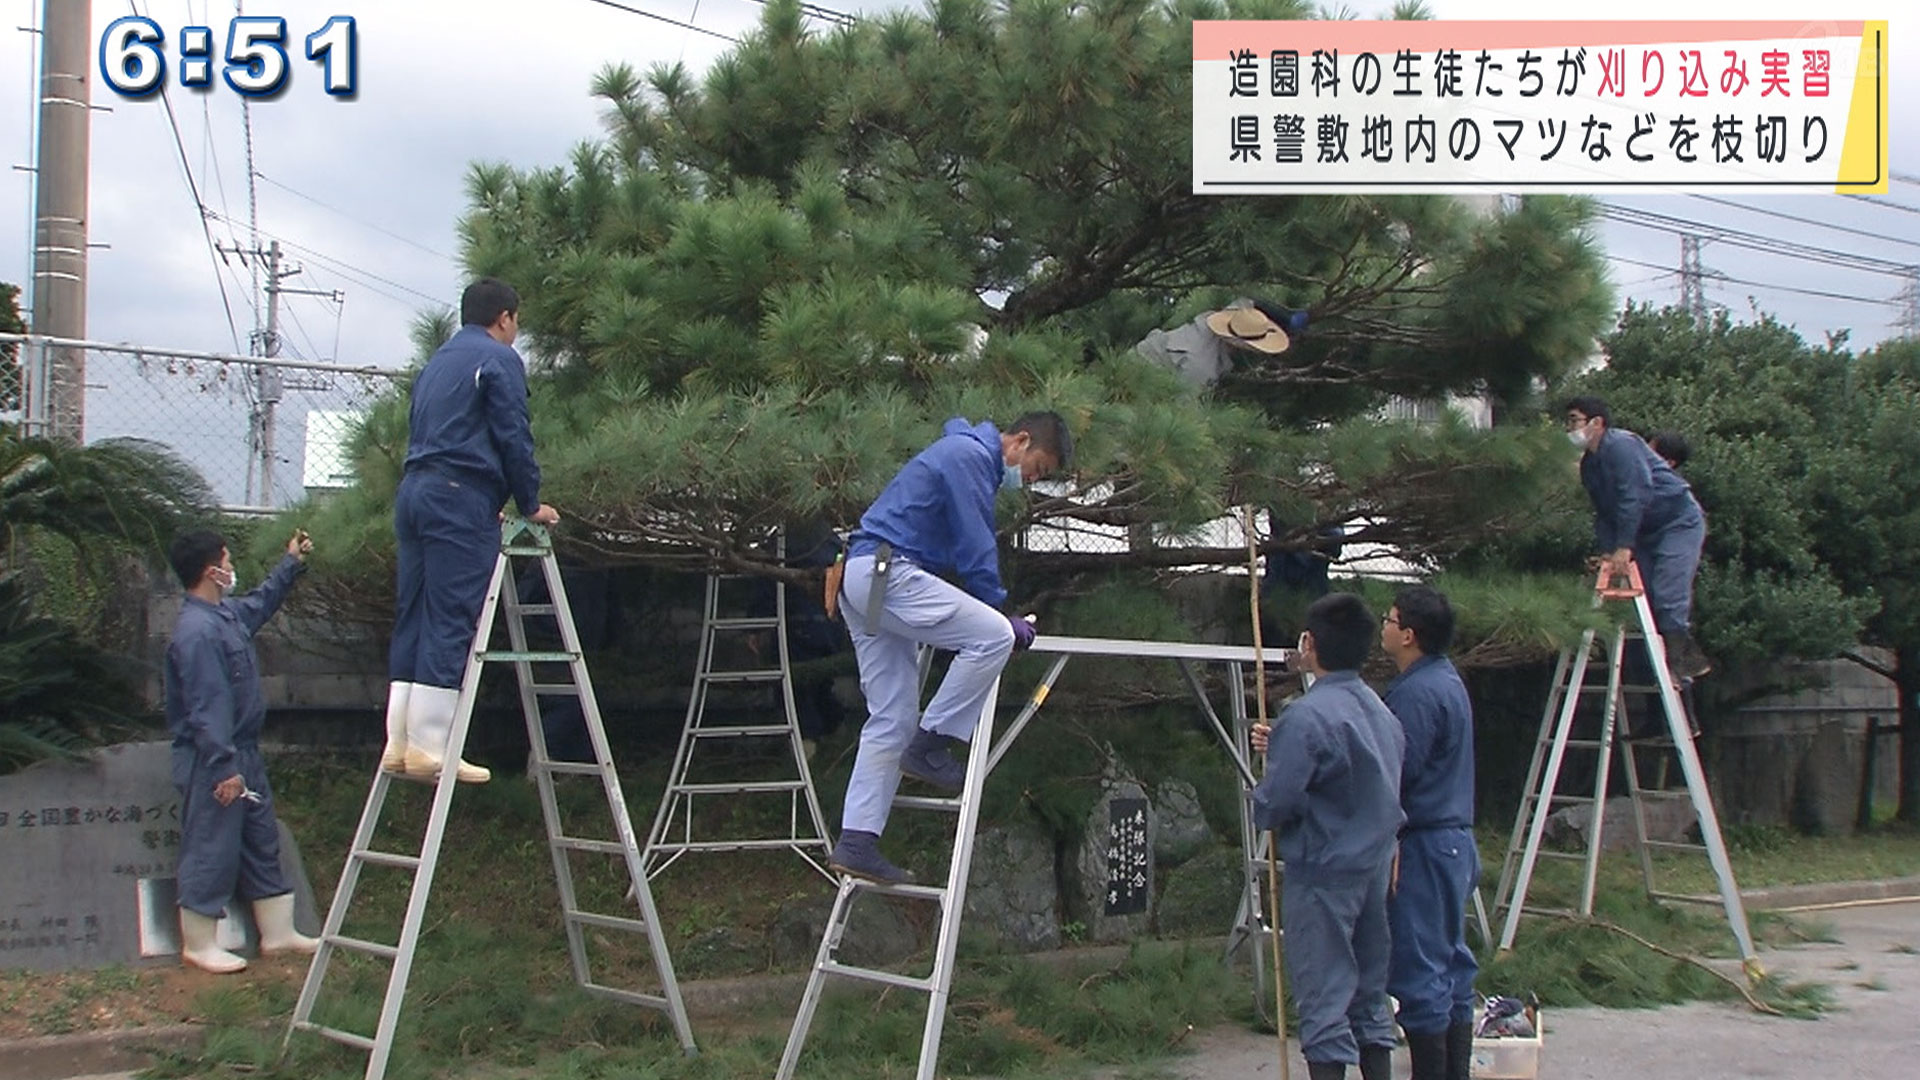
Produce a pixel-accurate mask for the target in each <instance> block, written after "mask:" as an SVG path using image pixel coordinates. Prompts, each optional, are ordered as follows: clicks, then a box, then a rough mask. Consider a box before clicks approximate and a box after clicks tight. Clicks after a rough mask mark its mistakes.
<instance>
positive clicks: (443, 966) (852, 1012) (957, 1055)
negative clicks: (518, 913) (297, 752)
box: [148, 944, 1250, 1080]
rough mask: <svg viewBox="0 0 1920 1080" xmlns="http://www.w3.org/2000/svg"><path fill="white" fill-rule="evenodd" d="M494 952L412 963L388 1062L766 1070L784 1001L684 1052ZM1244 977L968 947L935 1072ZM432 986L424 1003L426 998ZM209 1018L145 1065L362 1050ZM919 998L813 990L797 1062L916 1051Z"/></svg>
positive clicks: (685, 1072)
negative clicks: (539, 982)
mask: <svg viewBox="0 0 1920 1080" xmlns="http://www.w3.org/2000/svg"><path fill="white" fill-rule="evenodd" d="M495 961H496V958H490V957H488V956H485V955H479V954H462V955H461V957H460V958H458V959H454V960H447V961H442V962H440V963H438V964H436V965H434V968H433V970H432V971H431V972H428V971H422V972H421V978H420V980H419V982H420V985H419V986H418V987H417V993H418V996H417V997H410V1005H414V1006H416V1007H413V1008H410V1009H409V1010H408V1012H407V1014H405V1016H404V1017H403V1020H402V1023H401V1038H400V1040H399V1044H398V1046H397V1049H396V1052H395V1055H394V1058H393V1061H392V1065H391V1067H390V1069H389V1071H388V1075H389V1076H391V1077H395V1078H396V1080H415V1078H424V1077H427V1076H430V1075H433V1074H435V1073H438V1072H441V1071H443V1070H446V1071H454V1072H457V1073H458V1074H459V1075H461V1076H464V1077H470V1078H474V1080H493V1078H499V1080H508V1078H532V1077H539V1078H542V1080H547V1078H553V1080H561V1078H566V1080H599V1078H614V1077H620V1078H628V1077H631V1078H635V1080H706V1078H716V1080H717V1078H721V1077H734V1076H766V1075H770V1074H771V1073H772V1072H773V1070H774V1066H775V1065H776V1063H777V1062H778V1061H779V1058H780V1054H781V1051H782V1048H783V1047H784V1044H785V1039H786V1035H787V1029H788V1026H789V1024H790V1023H791V1018H790V1017H789V1016H788V1015H786V1014H785V1013H784V1012H781V1013H777V1014H773V1013H763V1014H761V1015H757V1016H749V1017H744V1018H739V1019H736V1020H735V1021H734V1023H733V1024H732V1025H731V1030H729V1031H727V1032H726V1033H725V1034H723V1035H720V1036H718V1037H714V1036H712V1035H711V1034H710V1035H709V1037H708V1038H706V1039H704V1040H703V1042H702V1046H701V1053H700V1054H699V1055H698V1056H695V1057H685V1056H683V1055H681V1054H680V1052H679V1048H678V1046H677V1044H676V1043H675V1042H674V1041H673V1039H672V1037H671V1034H670V1032H669V1031H668V1030H667V1029H666V1026H665V1024H664V1021H663V1019H662V1018H660V1017H658V1016H657V1014H653V1013H649V1012H644V1011H642V1010H637V1009H634V1008H632V1007H629V1006H622V1005H616V1004H610V1003H607V1002H604V1001H600V1000H598V999H594V998H589V997H587V996H586V995H584V994H582V993H580V992H579V991H577V990H575V989H573V988H571V987H569V988H565V989H562V990H560V991H557V992H553V993H543V992H535V991H533V990H531V989H530V988H528V987H526V986H525V985H524V984H521V983H519V982H517V981H515V980H512V979H499V978H495V977H493V975H494V973H495V971H496V970H497V966H496V962H495ZM1248 999H1249V998H1248V993H1247V986H1246V984H1245V983H1244V982H1243V981H1242V980H1241V979H1239V978H1238V977H1236V976H1234V975H1232V974H1230V973H1229V972H1228V971H1227V970H1226V969H1225V968H1224V967H1223V966H1222V965H1221V964H1220V961H1219V956H1218V954H1217V953H1216V952H1215V951H1214V950H1213V949H1212V948H1206V947H1202V948H1192V947H1186V946H1181V945H1174V944H1145V945H1141V946H1139V947H1136V948H1134V949H1132V950H1130V952H1129V953H1128V955H1127V956H1126V957H1125V958H1124V959H1123V960H1122V961H1121V962H1119V963H1118V964H1115V965H1113V966H1112V967H1109V968H1103V969H1101V970H1098V971H1095V972H1093V973H1092V974H1091V975H1088V976H1086V977H1084V978H1069V977H1062V976H1061V975H1060V974H1059V973H1057V972H1056V971H1054V970H1052V968H1051V967H1050V966H1048V965H1041V964H1036V963H1033V962H1031V961H1028V960H1025V959H1020V958H1011V957H988V958H980V959H976V960H973V961H970V962H968V963H966V964H964V965H962V967H961V968H960V970H959V971H958V972H957V974H956V978H955V982H954V990H953V997H952V1001H951V1004H950V1006H949V1008H948V1012H947V1020H946V1027H945V1032H944V1040H943V1043H942V1049H941V1065H942V1072H943V1074H944V1073H951V1074H953V1075H992V1076H997V1077H1004V1078H1006V1080H1023V1078H1027V1077H1035V1078H1037V1077H1060V1076H1073V1075H1076V1074H1079V1073H1082V1072H1085V1071H1087V1070H1090V1069H1092V1068H1094V1067H1096V1066H1099V1065H1124V1066H1129V1067H1140V1068H1144V1067H1146V1066H1147V1064H1148V1063H1149V1061H1150V1059H1153V1058H1157V1057H1162V1056H1164V1055H1165V1054H1166V1052H1167V1050H1168V1048H1169V1047H1170V1046H1171V1045H1172V1044H1173V1043H1174V1042H1176V1041H1177V1040H1178V1039H1180V1038H1181V1037H1182V1036H1183V1035H1184V1033H1185V1031H1186V1029H1187V1028H1188V1027H1189V1026H1193V1027H1196V1028H1199V1027H1205V1026H1209V1025H1215V1024H1219V1023H1222V1022H1225V1021H1228V1020H1233V1019H1246V1016H1245V1015H1243V1011H1244V1012H1250V1009H1248V1010H1240V1009H1238V1008H1237V1007H1236V1005H1235V1004H1234V1003H1235V1002H1245V1001H1248ZM430 1000H431V1001H432V1002H433V1007H432V1008H426V1007H418V1006H423V1005H424V1004H425V1003H426V1002H428V1001H430ZM377 1002H378V995H377V991H372V992H369V989H368V988H366V987H356V988H355V990H354V991H353V993H352V995H351V999H350V1000H349V1001H347V1002H346V1003H345V1004H344V1006H343V1009H342V1011H343V1012H345V1013H353V1014H358V1015H354V1016H352V1017H351V1018H350V1019H351V1020H352V1021H357V1022H359V1023H365V1022H366V1018H367V1017H366V1014H369V1013H370V1012H371V1011H372V1010H373V1009H374V1008H376V1007H377ZM202 1005H203V1006H204V1009H205V1012H206V1013H207V1015H208V1016H209V1017H210V1018H213V1017H216V1016H217V1017H218V1018H219V1023H218V1024H217V1025H216V1026H215V1027H214V1029H213V1031H212V1032H211V1033H210V1034H209V1037H208V1039H207V1043H206V1046H205V1049H204V1050H203V1051H202V1052H200V1053H199V1054H196V1055H192V1056H175V1057H172V1058H169V1059H168V1060H166V1061H164V1062H162V1063H161V1064H160V1065H159V1066H157V1067H156V1068H154V1069H153V1070H151V1071H150V1072H149V1074H148V1076H150V1077H151V1078H153V1080H173V1078H183V1077H199V1076H226V1075H232V1074H234V1073H244V1074H246V1075H249V1076H253V1077H258V1078H260V1080H309V1078H311V1080H336V1078H338V1080H346V1078H349V1077H357V1076H359V1075H361V1074H362V1073H363V1072H364V1070H365V1058H364V1056H363V1055H361V1054H358V1053H356V1052H352V1051H347V1050H344V1049H342V1048H339V1047H335V1046H333V1045H332V1044H328V1043H323V1042H322V1041H321V1040H318V1039H314V1038H308V1037H304V1036H303V1037H300V1038H297V1039H295V1040H294V1041H293V1045H292V1048H291V1052H290V1053H289V1054H288V1055H287V1057H286V1059H285V1060H284V1061H282V1060H280V1045H279V1044H280V1033H279V1032H280V1029H279V1027H278V1024H277V1021H278V1020H279V1019H280V1017H279V1016H278V1015H276V1005H275V1004H274V1003H270V1002H260V1001H255V1000H251V999H247V998H235V999H233V1000H226V1001H219V1002H203V1003H202ZM925 1019H926V998H925V997H924V996H922V995H920V994H914V993H901V992H897V991H887V992H882V993H880V994H878V995H877V996H876V995H873V994H857V993H846V994H834V995H831V996H829V997H827V998H826V1000H824V1001H823V1002H822V1004H821V1007H820V1010H819V1013H818V1014H817V1016H816V1017H815V1020H814V1023H813V1025H812V1028H811V1037H810V1038H809V1040H808V1043H807V1048H806V1051H805V1053H804V1055H803V1056H802V1058H801V1065H800V1070H799V1074H800V1075H801V1076H807V1077H836V1078H837V1077H848V1078H863V1077H876V1078H878V1077H892V1076H899V1075H902V1074H903V1073H906V1072H911V1071H912V1067H913V1064H914V1062H915V1061H916V1060H917V1058H918V1055H919V1047H920V1039H921V1032H922V1025H923V1024H924V1022H925Z"/></svg>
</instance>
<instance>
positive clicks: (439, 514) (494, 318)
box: [380, 278, 560, 784]
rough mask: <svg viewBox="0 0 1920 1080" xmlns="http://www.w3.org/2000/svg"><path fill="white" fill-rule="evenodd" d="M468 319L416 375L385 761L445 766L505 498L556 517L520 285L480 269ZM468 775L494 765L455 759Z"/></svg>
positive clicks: (464, 300) (464, 305) (434, 768)
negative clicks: (538, 430)
mask: <svg viewBox="0 0 1920 1080" xmlns="http://www.w3.org/2000/svg"><path fill="white" fill-rule="evenodd" d="M460 321H461V323H462V324H463V325H462V326H461V327H460V330H459V332H458V333H456V334H454V335H453V337H452V338H450V339H449V340H448V341H447V343H446V344H445V345H442V346H440V348H439V350H438V351H437V352H435V353H434V354H433V357H432V359H430V360H428V361H427V366H426V367H425V368H423V369H421V371H420V374H419V376H418V377H417V378H415V379H414V382H413V392H412V400H411V409H410V411H409V413H408V418H407V420H408V426H407V430H408V438H407V461H406V475H405V476H404V477H403V478H402V479H401V481H400V490H399V492H398V493H397V494H396V496H395V498H394V509H393V531H394V535H395V537H396V538H397V539H398V541H399V555H400V558H399V569H398V572H397V575H396V577H397V582H396V588H395V596H394V613H393V643H392V645H391V647H390V648H389V650H388V654H387V677H388V678H389V679H390V680H391V682H390V684H389V685H388V688H387V747H386V751H385V752H384V753H382V754H381V755H380V767H381V768H382V769H385V770H386V771H388V772H391V773H401V774H403V775H405V776H407V777H409V778H411V779H415V780H433V779H435V778H436V777H438V776H439V775H440V768H441V762H442V761H444V760H445V758H446V756H447V737H448V735H449V734H451V733H452V730H453V714H454V711H455V709H456V708H457V707H458V705H459V701H460V689H459V687H460V680H461V677H462V676H463V675H464V674H465V673H466V669H467V659H468V654H469V653H470V652H472V650H473V635H474V631H475V629H476V628H477V626H478V625H479V621H480V608H481V607H482V605H484V604H485V603H486V599H487V595H486V594H487V583H488V582H489V581H491V580H492V577H493V566H494V561H495V560H496V559H497V558H498V557H499V555H500V507H501V505H502V504H503V503H505V502H506V501H507V498H508V496H512V498H513V500H514V502H515V503H516V504H517V505H518V506H519V509H520V513H521V514H522V515H523V516H525V517H526V519H527V520H528V521H531V522H533V523H534V524H536V525H551V524H553V523H554V522H557V521H559V520H560V514H559V513H558V512H557V511H555V510H554V508H553V507H551V506H547V505H545V504H543V503H542V502H541V501H540V466H539V465H538V464H537V463H535V462H534V460H533V430H532V427H531V421H530V419H529V416H528V412H527V369H526V364H525V362H524V361H522V360H521V359H520V354H519V353H517V352H515V351H514V350H513V341H514V338H515V337H516V336H517V335H518V334H519V332H520V294H519V293H516V292H515V291H514V290H513V288H512V287H511V286H509V285H505V284H503V283H501V282H499V281H495V280H494V279H492V278H482V279H480V280H479V281H476V282H474V283H473V284H471V285H469V286H467V289H466V292H465V293H463V294H462V295H461V297H460ZM457 776H458V778H459V780H460V781H461V782H462V783H469V784H480V783H485V782H486V781H487V780H488V779H490V778H491V776H492V774H491V773H489V772H488V771H487V770H486V769H483V768H480V767H479V766H477V765H469V764H468V763H466V762H465V761H461V762H459V765H458V773H457Z"/></svg>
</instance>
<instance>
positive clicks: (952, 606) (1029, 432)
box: [828, 412, 1073, 883]
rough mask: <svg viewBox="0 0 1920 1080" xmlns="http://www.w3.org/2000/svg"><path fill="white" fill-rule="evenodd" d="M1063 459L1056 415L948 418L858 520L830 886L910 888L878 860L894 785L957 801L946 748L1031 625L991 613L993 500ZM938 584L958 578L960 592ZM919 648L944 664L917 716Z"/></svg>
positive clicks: (995, 555)
mask: <svg viewBox="0 0 1920 1080" xmlns="http://www.w3.org/2000/svg"><path fill="white" fill-rule="evenodd" d="M1072 458H1073V437H1072V435H1071V434H1070V433H1069V432H1068V430H1067V425H1066V421H1064V420H1062V419H1061V418H1060V416H1059V414H1057V413H1052V412H1031V413H1027V414H1025V415H1024V416H1021V417H1020V418H1019V419H1018V420H1015V421H1014V422H1013V423H1012V424H1011V425H1010V426H1009V427H1008V428H1007V430H1005V431H1001V430H999V429H998V428H996V427H994V425H993V424H991V423H980V424H974V423H970V422H968V421H966V420H962V419H959V418H955V419H952V420H948V421H947V423H946V426H945V428H944V429H943V433H942V435H941V437H940V439H939V440H938V441H937V442H935V443H934V444H933V445H932V446H929V447H927V448H926V449H925V450H923V451H921V452H920V454H919V456H917V457H915V458H914V459H913V460H912V461H909V462H907V464H906V466H905V467H904V468H902V469H901V470H900V472H899V473H898V474H897V475H896V476H894V478H893V480H892V482H890V483H889V484H888V485H887V486H886V489H885V490H883V491H882V492H881V493H880V497H879V498H878V499H876V500H875V501H874V503H873V505H872V506H871V507H869V508H868V509H867V512H866V514H865V515H864V516H862V517H861V519H860V527H859V529H857V530H855V532H854V533H853V537H852V543H851V545H850V546H849V548H848V552H847V561H846V575H845V577H844V579H843V580H842V582H841V591H840V596H839V608H840V611H841V612H842V613H843V614H844V615H845V616H846V620H847V630H848V631H849V633H850V634H851V636H852V638H853V650H854V657H855V659H856V660H857V661H858V663H859V666H860V690H861V692H862V693H863V694H864V695H865V696H866V699H867V722H866V726H865V727H863V728H862V729H861V731H860V749H859V752H858V754H857V755H856V756H855V757H854V762H853V776H852V777H851V778H850V779H849V780H848V781H847V799H846V806H845V808H844V810H843V811H842V814H841V822H840V825H841V827H840V838H839V841H838V842H837V843H836V844H835V845H834V848H833V853H832V855H831V856H830V858H829V860H828V865H829V866H830V867H831V868H832V869H833V870H834V871H835V872H836V873H841V874H847V875H851V876H853V877H859V878H865V879H867V880H870V881H879V882H885V883H898V882H904V881H910V880H912V876H911V875H910V874H908V873H907V872H906V871H904V870H902V869H900V868H899V867H897V866H895V865H894V864H893V863H891V862H888V861H887V859H886V858H885V857H884V856H882V855H881V854H880V849H879V841H880V834H881V833H882V832H883V831H884V830H885V829H886V827H887V814H888V811H890V810H891V809H892V807H893V795H894V792H895V791H896V790H897V789H898V788H899V786H900V777H901V775H902V774H905V775H907V776H911V777H914V778H915V779H917V780H921V781H923V782H925V783H928V784H932V785H934V786H935V787H938V788H940V789H942V790H944V791H947V792H957V791H959V790H960V789H961V787H962V785H963V784H964V782H965V780H966V766H965V765H964V764H963V763H962V762H961V761H959V760H956V759H955V758H954V756H953V754H952V753H951V752H950V751H949V750H948V748H947V740H948V739H958V740H961V741H962V742H964V741H967V740H968V739H970V738H971V737H972V735H973V729H974V725H975V724H976V723H978V722H979V720H980V715H981V711H982V710H983V709H984V708H985V706H986V699H987V694H988V692H989V691H990V690H991V689H992V687H993V682H994V680H995V679H996V678H998V677H999V675H1000V669H1001V668H1003V667H1005V666H1006V663H1007V658H1008V656H1009V655H1011V654H1012V652H1013V650H1014V648H1015V647H1019V648H1026V647H1027V646H1029V645H1031V644H1033V636H1034V628H1033V624H1032V623H1030V622H1028V621H1027V620H1026V619H1023V618H1019V617H1017V616H1016V615H1013V614H1011V613H1006V614H1003V613H1002V612H1001V611H1000V610H999V609H1000V607H1001V605H1003V604H1005V603H1006V600H1007V590H1006V589H1005V587H1003V586H1002V585H1001V584H1000V550H999V545H998V543H997V542H996V540H995V536H994V523H993V501H994V496H995V494H996V493H998V492H999V491H1002V490H1018V489H1019V488H1020V487H1022V486H1023V485H1026V484H1030V483H1032V482H1033V481H1035V480H1037V479H1039V478H1041V477H1043V476H1046V475H1048V474H1050V473H1053V472H1055V471H1056V470H1059V469H1062V468H1065V467H1066V466H1067V465H1068V464H1069V463H1070V462H1071V460H1072ZM941 574H952V575H954V576H956V577H958V578H959V581H960V585H958V586H955V585H953V584H951V583H949V582H947V581H945V580H943V579H942V578H941V577H939V576H938V575H941ZM921 645H931V646H933V647H934V648H936V649H946V650H950V651H952V652H953V654H954V657H953V663H952V665H951V666H950V667H948V669H947V674H946V677H945V678H944V679H942V680H941V682H940V689H939V690H938V691H937V692H935V694H934V695H933V699H932V700H931V701H929V702H928V703H927V707H926V711H925V713H924V714H923V713H922V712H921V710H920V678H919V668H918V663H917V653H918V649H919V647H920V646H921Z"/></svg>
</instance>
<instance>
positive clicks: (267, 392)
mask: <svg viewBox="0 0 1920 1080" xmlns="http://www.w3.org/2000/svg"><path fill="white" fill-rule="evenodd" d="M299 272H300V268H299V267H294V268H292V269H290V270H287V271H285V272H282V271H281V269H280V241H278V240H275V241H273V242H272V243H271V244H269V245H268V246H267V329H266V333H265V334H264V335H262V337H261V340H260V342H259V343H258V346H257V355H260V356H266V357H274V356H279V355H280V279H281V278H287V277H292V276H293V275H295V274H297V273H299ZM254 371H255V373H256V374H257V376H258V378H259V402H260V405H259V409H258V414H259V418H260V419H259V432H260V498H259V499H258V500H256V501H255V503H254V505H256V506H272V505H273V466H274V455H273V422H274V414H275V413H277V412H278V411H279V408H280V397H281V395H282V394H283V393H285V387H284V386H283V385H282V383H281V379H280V369H279V368H277V367H274V366H273V365H271V364H259V365H256V366H255V367H254Z"/></svg>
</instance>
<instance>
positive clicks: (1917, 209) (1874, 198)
mask: <svg viewBox="0 0 1920 1080" xmlns="http://www.w3.org/2000/svg"><path fill="white" fill-rule="evenodd" d="M1847 198H1849V199H1852V200H1853V201H1855V202H1860V203H1865V204H1866V205H1868V206H1878V207H1880V208H1881V209H1883V210H1899V211H1901V212H1903V213H1908V214H1920V206H1908V205H1907V204H1906V203H1897V202H1894V201H1893V200H1892V199H1885V198H1881V197H1880V196H1878V195H1848V196H1847Z"/></svg>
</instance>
